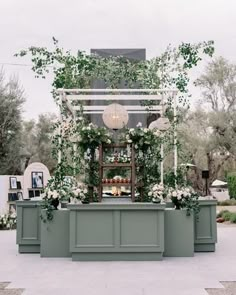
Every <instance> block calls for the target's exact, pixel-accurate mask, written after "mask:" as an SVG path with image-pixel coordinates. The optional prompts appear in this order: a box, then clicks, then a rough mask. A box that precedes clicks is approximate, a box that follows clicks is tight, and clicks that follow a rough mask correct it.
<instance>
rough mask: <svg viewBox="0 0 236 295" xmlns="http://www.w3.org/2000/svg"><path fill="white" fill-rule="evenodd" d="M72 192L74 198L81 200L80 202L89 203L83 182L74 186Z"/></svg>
mask: <svg viewBox="0 0 236 295" xmlns="http://www.w3.org/2000/svg"><path fill="white" fill-rule="evenodd" d="M72 193H73V195H74V198H75V199H77V200H81V202H87V203H89V193H88V187H87V186H86V185H85V184H80V185H78V186H77V187H75V188H74V189H73V191H72Z"/></svg>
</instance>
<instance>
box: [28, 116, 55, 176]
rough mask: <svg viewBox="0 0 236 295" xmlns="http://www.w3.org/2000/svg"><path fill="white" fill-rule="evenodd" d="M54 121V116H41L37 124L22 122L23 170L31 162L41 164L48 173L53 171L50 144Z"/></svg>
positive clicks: (53, 164)
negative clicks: (24, 157) (45, 167)
mask: <svg viewBox="0 0 236 295" xmlns="http://www.w3.org/2000/svg"><path fill="white" fill-rule="evenodd" d="M55 119H56V116H55V115H54V114H41V115H39V118H38V122H35V121H34V120H31V121H25V122H23V138H24V154H25V155H26V162H25V168H26V167H27V165H28V164H29V163H31V162H41V163H43V164H45V165H46V166H47V167H48V169H49V171H50V172H53V170H54V169H55V165H56V161H55V160H54V159H53V157H52V144H51V137H52V133H53V130H52V126H53V123H54V121H55Z"/></svg>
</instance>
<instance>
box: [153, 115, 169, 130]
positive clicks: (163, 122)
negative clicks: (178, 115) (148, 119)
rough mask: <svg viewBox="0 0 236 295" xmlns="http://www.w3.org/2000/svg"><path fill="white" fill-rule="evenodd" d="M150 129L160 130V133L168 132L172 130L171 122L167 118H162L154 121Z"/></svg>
mask: <svg viewBox="0 0 236 295" xmlns="http://www.w3.org/2000/svg"><path fill="white" fill-rule="evenodd" d="M148 128H149V129H158V130H160V131H166V130H168V129H169V128H170V121H169V119H168V118H166V117H160V118H158V119H157V120H155V121H153V122H152V123H151V124H150V125H149V127H148Z"/></svg>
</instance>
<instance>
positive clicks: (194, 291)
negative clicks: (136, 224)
mask: <svg viewBox="0 0 236 295" xmlns="http://www.w3.org/2000/svg"><path fill="white" fill-rule="evenodd" d="M15 240H16V232H15V231H0V282H11V283H10V284H9V285H8V286H7V287H6V288H5V287H4V288H5V289H3V288H2V290H1V289H0V290H1V291H0V292H2V291H3V290H4V292H5V291H6V290H8V291H9V293H0V295H2V294H4V295H5V294H9V295H10V294H21V293H16V292H17V291H19V292H22V290H17V289H24V291H23V293H22V294H23V295H49V294H50V295H54V294H55V295H67V294H68V295H74V294H76V295H95V294H96V295H108V294H109V295H207V294H210V295H212V294H215V295H229V294H231V295H232V294H234V295H236V291H235V284H234V281H236V250H235V249H236V248H235V245H236V227H235V226H225V225H219V227H218V244H217V249H216V252H215V253H195V256H194V257H189V258H164V260H163V261H157V262H156V261H153V262H138V261H137V262H123V261H120V262H72V261H71V259H69V258H40V255H39V254H18V252H17V246H16V244H15ZM220 281H222V282H223V283H222V284H221V283H220ZM12 289H15V290H13V291H15V293H10V292H11V290H12ZM206 289H207V291H206ZM214 292H215V293H214ZM220 292H221V293H220ZM232 292H233V293H232Z"/></svg>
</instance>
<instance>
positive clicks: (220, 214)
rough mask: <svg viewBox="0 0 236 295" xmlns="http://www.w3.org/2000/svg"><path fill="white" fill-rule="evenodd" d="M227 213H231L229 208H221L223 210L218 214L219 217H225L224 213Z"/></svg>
mask: <svg viewBox="0 0 236 295" xmlns="http://www.w3.org/2000/svg"><path fill="white" fill-rule="evenodd" d="M225 213H230V212H229V210H221V211H220V212H219V213H218V214H217V218H219V217H223V215H224V214H225Z"/></svg>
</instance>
